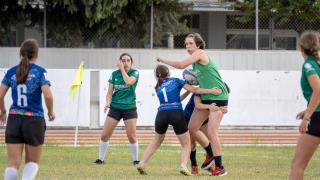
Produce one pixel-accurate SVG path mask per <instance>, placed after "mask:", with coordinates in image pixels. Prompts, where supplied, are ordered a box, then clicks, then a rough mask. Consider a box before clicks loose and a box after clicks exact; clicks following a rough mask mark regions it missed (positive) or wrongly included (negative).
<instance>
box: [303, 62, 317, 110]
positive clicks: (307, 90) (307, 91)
mask: <svg viewBox="0 0 320 180" xmlns="http://www.w3.org/2000/svg"><path fill="white" fill-rule="evenodd" d="M312 74H317V75H318V76H320V67H319V64H318V63H317V62H316V60H315V59H314V58H313V57H312V56H308V58H307V60H306V61H305V62H304V63H303V65H302V74H301V80H300V86H301V89H302V93H303V96H304V98H305V99H306V100H307V101H308V104H309V102H310V100H311V95H312V88H311V86H310V84H309V81H308V77H309V76H310V75H312ZM315 111H316V112H320V105H319V106H318V107H317V109H316V110H315Z"/></svg>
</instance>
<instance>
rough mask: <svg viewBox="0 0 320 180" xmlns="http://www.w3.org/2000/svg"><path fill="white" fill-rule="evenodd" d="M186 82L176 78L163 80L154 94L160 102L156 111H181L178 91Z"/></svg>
mask: <svg viewBox="0 0 320 180" xmlns="http://www.w3.org/2000/svg"><path fill="white" fill-rule="evenodd" d="M186 83H187V82H186V81H185V80H181V79H178V78H165V79H163V82H162V84H161V86H160V87H158V88H156V93H157V96H158V98H159V101H160V107H159V108H158V111H163V110H172V109H182V105H181V102H180V91H181V89H182V88H183V86H184V85H185V84H186Z"/></svg>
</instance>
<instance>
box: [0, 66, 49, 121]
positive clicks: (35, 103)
mask: <svg viewBox="0 0 320 180" xmlns="http://www.w3.org/2000/svg"><path fill="white" fill-rule="evenodd" d="M17 68H18V66H15V67H13V68H11V69H9V70H8V71H7V73H6V75H5V76H4V78H3V80H2V84H4V85H6V86H8V87H11V97H12V101H13V104H12V105H11V107H10V112H9V114H21V115H27V116H40V117H43V116H44V115H43V108H42V97H41V93H42V91H41V86H43V85H50V82H49V81H48V80H47V79H46V70H45V69H44V68H42V67H40V66H38V65H35V64H30V66H29V75H28V78H27V81H26V82H25V83H24V84H17V81H16V72H17Z"/></svg>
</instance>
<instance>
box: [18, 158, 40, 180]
mask: <svg viewBox="0 0 320 180" xmlns="http://www.w3.org/2000/svg"><path fill="white" fill-rule="evenodd" d="M38 170H39V166H38V164H37V163H35V162H28V163H27V164H26V165H25V166H24V168H23V173H22V178H21V180H33V179H34V178H35V177H36V175H37V173H38Z"/></svg>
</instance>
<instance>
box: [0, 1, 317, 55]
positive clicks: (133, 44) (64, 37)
mask: <svg viewBox="0 0 320 180" xmlns="http://www.w3.org/2000/svg"><path fill="white" fill-rule="evenodd" d="M204 8H205V7H204ZM208 8H210V7H209V5H208ZM154 12H155V13H159V12H157V11H156V9H155V10H154ZM21 13H23V12H21ZM159 14H161V12H160V13H159ZM145 15H146V16H148V17H150V18H149V22H147V23H145V24H141V25H139V26H138V27H137V28H136V29H125V30H122V31H121V32H118V31H117V32H116V31H101V29H102V27H103V26H104V25H101V24H100V25H99V26H92V27H88V26H85V25H84V23H82V22H81V20H79V19H76V18H75V19H74V20H72V21H70V19H69V21H68V22H66V21H65V14H64V15H63V14H62V15H61V16H60V17H59V16H57V14H56V13H52V12H51V11H50V9H48V10H47V11H46V12H44V11H43V12H41V13H40V14H39V13H38V14H37V16H38V18H39V19H40V20H38V21H37V23H31V22H29V20H28V19H27V18H26V19H25V20H24V21H20V22H15V21H8V22H5V23H6V26H2V27H0V46H9V47H11V46H19V45H20V43H21V42H22V41H23V40H24V39H25V38H31V37H32V38H36V39H37V40H38V41H39V43H40V46H42V47H57V48H65V47H67V48H69V47H70V48H184V39H185V37H186V35H187V34H188V33H189V32H199V33H200V34H201V35H202V36H203V38H204V39H205V41H206V42H207V45H208V46H207V48H210V49H213V48H215V49H255V47H256V45H255V43H256V39H255V38H256V29H255V17H254V16H253V17H251V18H247V19H245V20H244V19H243V18H242V17H243V15H239V13H235V12H232V11H229V10H227V9H225V11H222V12H221V11H217V10H216V9H209V10H208V11H195V10H194V11H190V12H189V14H187V15H184V16H182V17H180V18H179V19H178V20H177V21H179V22H181V23H182V24H185V25H186V29H183V28H182V30H179V31H177V32H179V33H177V32H174V33H172V32H170V31H169V30H168V29H166V28H162V29H161V28H158V27H153V26H152V24H154V23H153V22H151V21H152V19H151V16H152V15H151V11H150V10H148V11H146V12H145ZM153 16H157V14H153ZM295 16H296V17H299V16H301V14H297V15H295ZM26 17H27V16H26ZM0 18H6V17H0ZM312 18H314V20H312ZM310 19H311V20H308V21H302V20H300V19H299V18H294V17H293V18H291V19H288V20H287V21H285V22H284V21H280V20H278V19H276V18H274V17H272V16H270V17H259V21H258V22H259V29H258V32H259V36H258V37H259V38H258V42H259V49H288V50H291V49H296V47H297V42H298V38H299V35H300V33H301V32H303V31H304V30H319V29H320V20H319V19H320V18H319V17H310ZM161 20H162V21H161V22H160V23H161V24H162V25H163V24H166V23H168V25H167V26H165V25H164V27H170V23H169V22H168V21H167V20H166V19H161ZM1 22H4V21H1ZM158 23H159V22H158ZM111 24H112V23H111ZM115 28H117V27H115ZM151 30H152V31H153V33H151ZM44 33H45V34H44ZM151 36H152V37H151Z"/></svg>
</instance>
